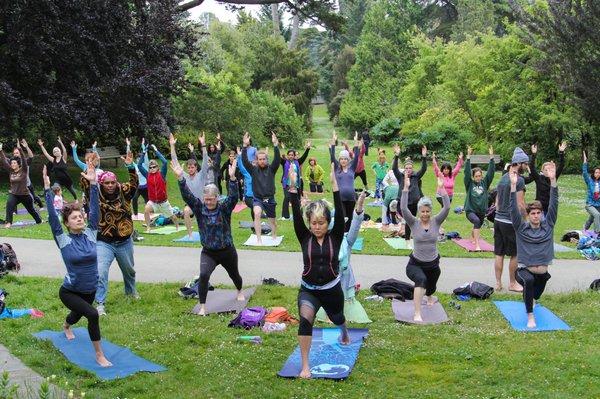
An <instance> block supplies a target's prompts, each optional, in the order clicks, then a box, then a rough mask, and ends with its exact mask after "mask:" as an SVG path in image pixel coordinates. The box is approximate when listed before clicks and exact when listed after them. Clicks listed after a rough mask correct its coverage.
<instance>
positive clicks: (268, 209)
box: [252, 198, 277, 219]
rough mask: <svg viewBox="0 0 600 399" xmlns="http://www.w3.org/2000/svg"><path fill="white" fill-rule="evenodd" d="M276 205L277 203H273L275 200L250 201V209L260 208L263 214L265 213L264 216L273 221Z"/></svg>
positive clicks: (256, 199)
mask: <svg viewBox="0 0 600 399" xmlns="http://www.w3.org/2000/svg"><path fill="white" fill-rule="evenodd" d="M276 205H277V202H275V198H265V199H263V200H260V199H258V198H254V199H253V201H252V207H255V206H260V208H261V209H262V210H263V212H264V213H265V215H267V217H268V218H269V219H275V217H276V216H275V206H276Z"/></svg>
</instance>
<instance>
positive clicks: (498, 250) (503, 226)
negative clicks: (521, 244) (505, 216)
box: [494, 221, 517, 256]
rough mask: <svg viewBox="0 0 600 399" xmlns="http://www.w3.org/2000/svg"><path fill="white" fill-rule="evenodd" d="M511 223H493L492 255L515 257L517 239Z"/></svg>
mask: <svg viewBox="0 0 600 399" xmlns="http://www.w3.org/2000/svg"><path fill="white" fill-rule="evenodd" d="M516 236H517V235H516V233H515V229H514V228H513V225H512V224H511V223H502V222H499V221H495V222H494V254H495V255H498V256H517V238H516Z"/></svg>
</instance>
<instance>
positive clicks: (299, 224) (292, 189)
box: [288, 168, 311, 243]
mask: <svg viewBox="0 0 600 399" xmlns="http://www.w3.org/2000/svg"><path fill="white" fill-rule="evenodd" d="M288 177H289V179H290V186H289V193H290V202H291V203H292V215H293V216H294V217H293V221H294V232H295V233H296V237H297V238H298V241H299V242H300V243H302V242H303V241H304V240H306V239H307V238H308V237H310V234H311V233H310V230H308V227H306V224H305V223H304V218H303V217H302V209H301V208H300V196H299V195H298V189H297V188H296V181H297V179H298V176H296V170H295V169H294V168H290V171H289V173H288Z"/></svg>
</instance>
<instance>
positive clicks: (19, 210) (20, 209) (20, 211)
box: [16, 208, 29, 215]
mask: <svg viewBox="0 0 600 399" xmlns="http://www.w3.org/2000/svg"><path fill="white" fill-rule="evenodd" d="M28 213H29V212H27V209H25V208H19V209H17V212H16V214H17V215H27V214H28Z"/></svg>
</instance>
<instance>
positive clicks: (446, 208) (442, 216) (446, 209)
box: [403, 177, 450, 226]
mask: <svg viewBox="0 0 600 399" xmlns="http://www.w3.org/2000/svg"><path fill="white" fill-rule="evenodd" d="M437 184H438V188H437V192H438V193H440V194H441V195H442V210H441V211H440V213H438V214H437V215H435V216H434V217H433V218H434V220H435V221H436V223H437V224H438V226H439V225H441V224H442V223H443V222H444V220H446V218H447V217H448V213H450V197H448V192H446V189H445V188H444V180H443V179H442V178H441V177H438V178H437ZM403 197H404V196H403Z"/></svg>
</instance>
